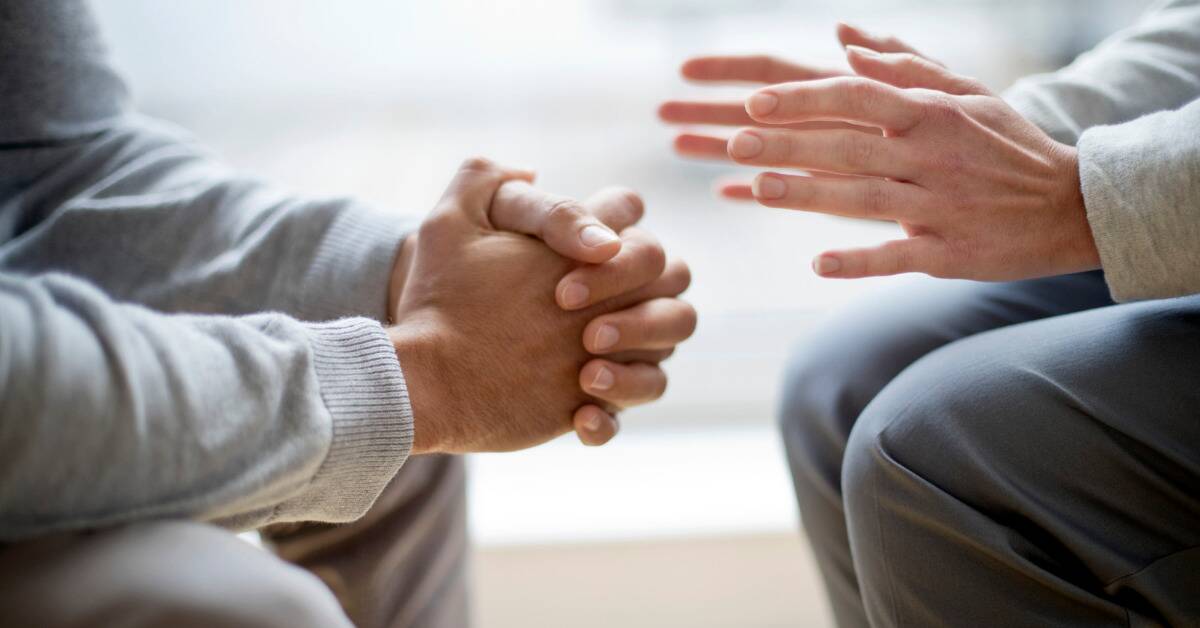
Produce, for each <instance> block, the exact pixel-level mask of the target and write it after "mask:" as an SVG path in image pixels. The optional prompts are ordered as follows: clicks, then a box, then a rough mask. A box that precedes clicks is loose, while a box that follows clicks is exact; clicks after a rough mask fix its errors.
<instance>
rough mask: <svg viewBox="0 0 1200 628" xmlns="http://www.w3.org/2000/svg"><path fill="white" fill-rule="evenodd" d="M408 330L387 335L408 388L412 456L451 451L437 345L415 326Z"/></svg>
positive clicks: (390, 328)
mask: <svg viewBox="0 0 1200 628" xmlns="http://www.w3.org/2000/svg"><path fill="white" fill-rule="evenodd" d="M404 327H405V328H401V327H399V326H395V327H389V328H388V329H387V334H388V337H389V338H390V339H391V341H392V347H393V348H394V349H395V351H396V359H398V360H399V361H400V368H401V369H402V370H403V371H404V379H405V382H406V384H407V386H408V399H409V404H410V406H411V408H412V413H413V442H412V454H413V455H421V454H433V453H441V452H444V451H446V450H447V448H446V446H445V441H446V438H445V430H444V429H443V426H442V425H441V422H440V418H441V417H442V416H443V414H444V412H443V411H442V410H444V404H443V403H442V402H441V401H440V399H441V398H442V395H441V393H440V390H441V387H440V386H441V377H440V376H439V374H438V373H439V369H438V367H437V360H436V356H435V353H434V350H433V344H432V343H431V342H430V341H429V340H428V339H429V338H430V337H431V336H430V334H427V333H423V332H421V331H419V330H414V329H413V328H414V327H416V325H415V324H411V323H410V324H408V325H405V326H404Z"/></svg>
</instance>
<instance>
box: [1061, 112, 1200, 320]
mask: <svg viewBox="0 0 1200 628" xmlns="http://www.w3.org/2000/svg"><path fill="white" fill-rule="evenodd" d="M1079 167H1080V180H1081V182H1082V185H1083V197H1084V203H1085V205H1086V206H1087V216H1088V222H1089V223H1090V225H1091V228H1092V234H1093V236H1095V239H1096V246H1097V248H1098V249H1099V251H1100V260H1101V264H1102V266H1103V267H1104V273H1105V278H1106V280H1107V281H1108V286H1109V289H1110V290H1111V291H1112V294H1113V298H1114V299H1115V300H1117V301H1131V300H1136V299H1158V298H1167V297H1176V296H1184V295H1191V294H1197V293H1200V100H1196V101H1194V102H1192V103H1191V104H1189V105H1187V106H1186V107H1183V108H1182V109H1179V110H1178V111H1165V112H1160V113H1156V114H1152V115H1149V116H1145V117H1142V118H1139V119H1138V120H1135V121H1133V122H1127V123H1125V124H1120V125H1114V126H1098V127H1094V128H1091V129H1089V130H1088V131H1086V132H1084V133H1083V136H1082V137H1081V138H1080V140H1079Z"/></svg>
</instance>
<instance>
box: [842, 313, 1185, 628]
mask: <svg viewBox="0 0 1200 628" xmlns="http://www.w3.org/2000/svg"><path fill="white" fill-rule="evenodd" d="M1197 364H1200V297H1191V298H1185V299H1175V300H1169V301H1157V302H1150V303H1144V304H1133V305H1120V306H1112V307H1108V308H1102V309H1098V310H1094V311H1091V312H1085V313H1080V314H1074V315H1070V316H1063V317H1058V318H1054V319H1050V320H1045V321H1040V322H1035V323H1029V324H1025V325H1018V326H1014V327H1009V328H1006V329H1003V330H997V331H994V332H990V333H987V334H982V335H979V336H976V337H974V338H971V339H967V340H964V341H961V342H958V343H955V344H953V345H950V346H948V347H946V348H945V349H942V350H940V351H937V352H934V353H932V354H930V355H929V356H927V357H926V358H924V359H922V360H921V361H919V362H917V363H916V364H914V365H913V366H912V367H910V368H909V369H907V370H905V372H904V373H903V374H901V375H900V376H899V377H898V378H896V380H894V381H893V382H892V383H891V384H889V385H888V386H887V387H886V388H885V389H884V390H883V392H881V393H880V394H879V396H878V397H877V398H876V399H875V400H874V401H873V402H872V403H871V405H870V406H868V408H867V409H866V410H865V411H864V413H863V416H862V419H861V420H860V423H859V425H857V426H856V427H855V430H854V433H853V434H852V436H851V441H850V445H849V450H848V453H847V458H846V469H845V471H844V474H843V482H844V483H845V485H846V503H847V510H848V521H849V526H850V531H851V543H852V546H853V550H854V561H855V566H856V568H857V571H858V572H859V577H860V581H861V582H863V585H864V589H866V590H865V591H864V599H866V600H867V604H868V608H869V610H870V611H871V613H872V620H873V621H878V622H879V623H881V624H882V625H890V624H892V623H896V624H904V623H909V622H911V621H912V618H922V621H929V620H930V619H931V618H936V619H940V620H942V623H949V624H955V623H959V624H961V623H963V622H971V623H974V624H975V625H1016V624H1017V623H1021V622H1025V623H1028V622H1033V621H1041V622H1047V623H1055V624H1056V625H1070V624H1072V623H1090V624H1092V625H1100V624H1104V623H1105V622H1111V623H1112V624H1116V625H1123V624H1124V622H1126V621H1129V618H1132V621H1134V623H1137V621H1138V620H1146V621H1149V622H1152V623H1167V624H1181V625H1186V624H1187V623H1188V622H1193V623H1194V622H1197V621H1198V619H1197V618H1200V594H1198V592H1200V551H1197V547H1198V546H1200V497H1198V496H1200V374H1198V373H1197V371H1196V365H1197ZM929 564H936V565H938V566H939V568H938V569H937V570H936V571H932V572H931V571H930V570H928V569H927V568H926V566H927V565H929ZM1012 600H1020V602H1019V603H1011V601H1012ZM906 617H907V618H908V619H909V622H906V621H904V618H906ZM889 619H890V620H892V621H888V620H889ZM1014 622H1015V623H1014ZM934 623H937V622H934Z"/></svg>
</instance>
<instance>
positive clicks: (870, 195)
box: [861, 179, 892, 217]
mask: <svg viewBox="0 0 1200 628" xmlns="http://www.w3.org/2000/svg"><path fill="white" fill-rule="evenodd" d="M861 202H862V209H863V213H864V214H866V215H867V216H871V217H875V216H880V215H884V214H887V213H889V212H888V210H889V209H890V208H891V204H892V199H891V194H890V193H889V192H888V188H887V186H886V185H884V182H883V181H879V180H875V179H871V180H868V181H867V182H866V183H864V184H863V187H862V200H861Z"/></svg>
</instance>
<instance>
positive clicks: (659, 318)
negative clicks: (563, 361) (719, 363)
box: [583, 298, 696, 355]
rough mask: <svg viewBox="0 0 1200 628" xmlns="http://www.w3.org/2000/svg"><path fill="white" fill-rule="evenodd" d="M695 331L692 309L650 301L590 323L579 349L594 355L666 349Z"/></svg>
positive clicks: (687, 305)
mask: <svg viewBox="0 0 1200 628" xmlns="http://www.w3.org/2000/svg"><path fill="white" fill-rule="evenodd" d="M695 331H696V308H694V307H692V305H691V304H690V303H687V302H686V301H681V300H679V299H666V298H661V299H651V300H649V301H643V302H641V303H639V304H637V305H635V306H633V307H631V308H627V309H624V310H620V311H618V312H612V313H611V314H604V315H602V316H598V317H596V318H595V319H592V321H591V322H590V323H588V324H587V326H586V327H584V329H583V347H584V348H585V349H587V350H588V351H589V352H591V353H593V354H595V355H606V354H609V353H616V352H618V351H628V350H634V349H668V348H671V347H674V346H675V345H677V344H679V343H681V342H683V341H684V340H687V339H688V338H690V337H691V335H692V333H693V332H695Z"/></svg>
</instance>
